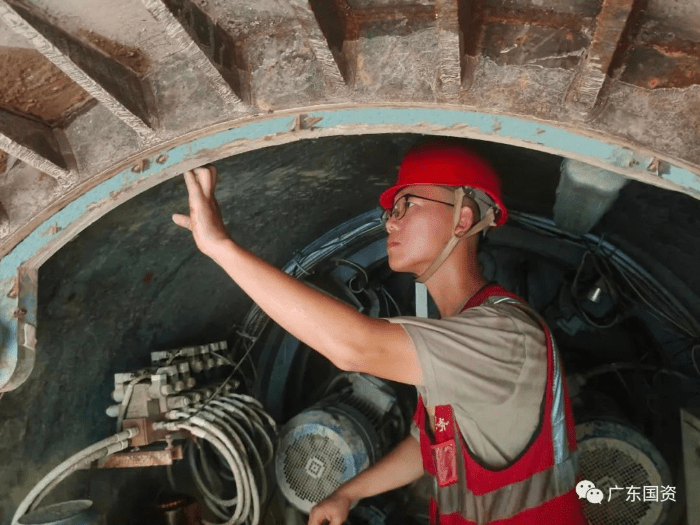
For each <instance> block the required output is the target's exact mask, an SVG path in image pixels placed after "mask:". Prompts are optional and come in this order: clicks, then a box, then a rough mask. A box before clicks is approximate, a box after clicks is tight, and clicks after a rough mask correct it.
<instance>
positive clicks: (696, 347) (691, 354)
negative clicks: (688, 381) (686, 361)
mask: <svg viewBox="0 0 700 525" xmlns="http://www.w3.org/2000/svg"><path fill="white" fill-rule="evenodd" d="M698 348H700V345H693V349H692V350H691V351H690V357H691V358H692V359H693V366H694V367H695V371H696V372H697V373H698V376H700V368H698V363H697V362H696V361H695V350H697V349H698Z"/></svg>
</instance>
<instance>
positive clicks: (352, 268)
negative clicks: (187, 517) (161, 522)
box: [0, 134, 700, 523]
mask: <svg viewBox="0 0 700 525" xmlns="http://www.w3.org/2000/svg"><path fill="white" fill-rule="evenodd" d="M424 138H425V137H422V136H419V135H412V134H405V135H401V134H390V135H389V134H387V135H366V136H345V137H327V138H322V139H315V140H311V141H301V142H294V143H290V144H286V145H282V146H275V147H270V148H264V149H260V150H256V151H252V152H248V153H244V154H240V155H236V156H233V157H229V158H226V159H223V160H221V161H218V162H217V163H216V164H217V166H218V167H219V169H220V172H221V173H222V177H221V184H220V187H219V190H218V192H217V195H218V198H219V201H220V203H221V206H222V210H223V212H224V216H225V218H226V219H227V222H228V225H229V228H230V229H231V231H232V233H233V235H234V238H235V239H236V240H237V241H239V242H240V243H241V244H243V245H245V246H246V247H248V248H249V249H250V250H252V251H253V252H255V253H257V254H259V255H260V256H261V257H263V258H264V259H266V260H268V261H270V262H272V263H273V264H275V265H277V266H283V265H285V264H286V265H287V267H288V268H289V270H290V271H293V272H296V274H297V275H298V276H299V277H300V278H302V279H305V280H307V281H308V282H309V283H311V284H313V285H315V286H318V287H320V288H322V289H324V290H326V291H328V292H329V293H332V294H334V295H336V296H338V297H340V298H341V299H342V300H345V301H348V302H350V303H351V304H354V305H355V306H357V307H358V308H361V309H363V310H365V311H367V312H372V313H373V315H375V316H377V317H382V316H393V315H396V314H398V313H401V314H403V315H412V313H413V312H415V304H414V295H413V294H414V290H413V281H412V279H411V278H410V276H405V275H395V274H392V273H391V272H389V271H388V268H387V265H386V253H385V249H384V248H383V235H384V234H383V229H382V227H381V224H380V222H379V214H380V213H379V211H378V210H377V208H376V205H375V203H376V197H377V195H378V194H379V192H380V191H381V189H383V188H385V187H386V186H387V185H389V184H390V183H391V182H392V179H393V177H394V174H395V172H396V167H397V165H398V162H399V161H400V158H401V156H402V154H403V153H404V152H405V151H406V149H407V148H408V147H409V146H410V145H412V144H414V143H417V142H420V141H422V140H424ZM464 142H465V143H469V144H471V145H472V146H476V147H477V148H479V150H480V151H482V152H483V153H484V154H485V155H487V156H488V157H489V158H490V159H491V160H492V161H493V162H494V164H495V165H496V167H497V169H498V170H499V172H500V173H501V174H502V177H503V180H504V194H505V199H506V204H507V205H508V206H509V208H511V209H513V210H514V212H515V213H514V214H513V219H512V220H511V224H510V225H509V226H508V227H507V228H504V230H503V231H496V232H492V234H490V235H489V237H488V242H486V243H485V245H484V246H483V248H482V251H481V255H480V257H481V259H480V260H481V263H482V265H483V267H484V270H485V272H486V275H487V276H488V278H489V279H490V280H493V281H496V282H499V283H501V284H503V285H504V286H506V287H507V288H509V289H510V290H512V291H514V292H516V293H518V294H519V295H521V296H523V297H525V298H526V299H528V300H529V301H530V302H531V303H532V304H533V305H534V306H535V307H536V308H537V309H538V311H540V312H541V313H542V314H543V315H544V316H545V318H546V319H547V321H548V322H549V323H550V325H551V326H553V327H556V328H555V336H556V338H557V340H558V341H559V343H560V346H561V347H562V354H563V356H564V362H565V367H566V371H567V374H569V375H570V376H571V378H572V380H571V384H572V385H578V386H574V387H573V388H572V390H573V389H576V388H577V389H578V391H577V392H576V395H577V397H578V398H579V404H578V409H577V410H578V414H577V415H578V417H579V419H580V421H581V422H582V423H583V422H586V421H600V420H601V419H602V420H604V421H608V422H616V423H619V422H621V421H622V422H624V423H625V424H626V425H627V426H628V427H629V428H633V429H636V431H637V432H639V433H640V434H641V435H642V436H644V437H645V438H646V439H647V440H648V441H649V442H650V443H652V444H653V446H654V447H655V448H657V449H658V450H659V452H660V455H661V457H662V458H663V460H664V461H665V462H666V463H667V465H668V470H669V473H670V474H669V475H670V476H672V477H671V478H670V480H664V483H666V484H671V483H672V484H674V486H675V485H681V484H682V475H681V474H680V469H681V462H682V458H681V457H680V435H679V433H678V428H679V422H678V408H679V407H682V406H686V405H690V404H693V403H697V402H698V401H700V400H698V395H699V393H698V380H697V379H698V377H700V370H698V369H697V363H698V362H700V354H698V356H695V353H694V352H695V345H696V344H697V327H696V326H695V324H694V317H693V313H695V312H697V311H698V305H699V303H698V302H697V299H696V296H695V293H696V291H697V290H698V289H700V286H696V283H695V279H697V276H693V275H692V274H693V273H694V272H692V269H691V268H689V267H687V266H684V264H683V263H684V261H687V260H689V259H690V258H692V257H693V256H694V251H697V250H698V248H699V247H696V246H694V245H689V246H688V248H689V249H688V250H687V253H684V254H683V255H682V258H680V259H679V256H678V254H674V253H668V246H667V244H666V242H665V241H666V239H665V238H664V237H663V235H662V232H663V228H664V225H665V224H667V223H668V222H673V224H675V225H677V227H678V230H679V231H678V233H677V235H679V236H688V237H690V236H691V235H692V230H693V226H694V225H695V224H697V212H696V210H695V208H696V207H694V206H689V205H687V203H688V202H690V201H692V199H691V198H690V197H687V196H685V195H681V194H677V193H673V192H663V194H662V195H661V196H659V193H661V192H657V193H655V194H654V195H653V203H655V204H656V205H657V209H659V207H660V205H659V204H658V203H659V202H662V203H664V205H663V208H662V209H663V212H662V213H660V214H657V215H650V214H648V213H646V212H644V211H643V210H644V209H649V207H651V208H653V203H652V202H650V201H652V196H651V195H650V194H649V193H648V192H646V191H645V190H646V187H645V186H644V185H643V184H641V183H631V184H629V185H628V186H627V187H626V188H624V189H623V191H622V192H621V195H620V197H619V198H618V200H617V201H616V202H615V204H614V205H613V207H612V208H611V209H610V210H609V212H608V213H607V214H606V215H605V216H604V217H603V219H602V220H601V222H600V223H599V224H598V225H597V226H596V227H595V228H594V230H593V232H592V233H591V234H588V235H571V234H568V233H567V232H564V231H562V230H561V229H560V228H558V227H557V226H556V224H555V223H554V222H553V220H552V219H553V211H552V210H553V206H554V202H555V198H556V197H555V195H556V188H557V184H558V183H559V177H560V175H559V173H560V172H559V167H560V164H561V161H562V158H561V157H558V156H556V155H551V154H545V153H542V152H537V151H533V150H527V149H524V148H515V147H512V146H507V145H504V144H496V143H488V142H481V141H476V140H464ZM642 205H643V206H644V207H642ZM186 207H187V204H186V192H185V188H184V185H183V183H182V181H181V180H180V179H179V178H177V179H171V180H169V181H166V182H164V183H162V184H160V185H158V186H156V187H154V188H152V189H150V190H148V191H146V192H144V193H142V194H140V195H138V196H137V197H135V198H133V199H131V200H130V201H128V202H127V203H125V204H123V205H121V206H119V207H118V208H116V209H114V210H113V211H111V212H110V213H108V214H107V215H105V216H104V217H103V218H101V219H100V220H98V221H97V222H95V223H94V224H93V225H91V226H90V227H88V228H86V229H85V230H84V231H83V232H82V233H81V234H80V235H78V236H77V237H76V238H75V239H74V240H72V241H71V242H70V243H68V244H67V245H66V246H64V247H63V248H62V249H61V250H60V251H58V252H57V253H56V254H55V255H54V256H53V257H52V258H51V259H49V261H47V262H46V263H45V264H44V265H43V266H42V267H41V269H40V272H39V296H38V327H39V332H38V341H39V346H38V347H37V364H36V367H35V370H34V372H33V374H32V376H31V377H30V379H29V380H28V381H27V383H26V384H25V385H23V386H22V387H20V388H19V389H17V390H16V391H13V392H8V393H6V394H5V395H4V397H3V403H2V404H0V413H2V415H3V416H4V417H5V418H6V419H7V420H8V421H10V423H9V425H7V424H6V425H5V426H3V428H9V429H11V428H13V427H12V425H15V426H16V427H18V428H20V427H21V428H24V430H23V431H22V432H18V433H12V437H11V438H10V439H8V440H7V442H6V445H5V446H6V447H7V451H8V452H7V454H8V457H10V456H11V457H13V458H14V459H12V460H11V461H10V462H8V463H7V464H6V469H7V472H10V473H11V474H9V475H8V476H3V483H4V484H5V485H6V488H7V490H3V491H2V492H3V493H5V494H7V497H6V501H8V503H7V504H4V505H3V507H6V508H13V507H14V506H15V505H16V503H17V502H18V500H19V499H21V497H22V496H23V494H22V493H26V492H27V491H28V490H29V489H30V488H31V485H32V484H33V483H34V482H36V478H37V477H38V475H39V473H41V472H45V471H46V470H48V468H49V465H53V464H56V463H58V462H60V461H61V460H62V459H63V458H65V457H66V456H68V455H70V454H71V453H72V452H73V451H75V450H77V449H79V448H82V447H83V446H86V445H88V444H90V443H92V442H94V441H96V440H98V439H101V438H102V437H104V436H105V435H108V434H109V433H111V432H112V431H113V424H114V421H113V420H112V419H110V418H108V417H106V415H105V408H106V407H107V406H108V405H109V403H110V393H111V390H112V389H113V386H114V379H113V376H114V374H115V373H119V372H123V371H128V370H132V369H137V368H140V367H143V366H146V365H147V364H148V360H149V359H150V352H152V351H165V350H170V349H173V348H180V347H188V346H193V345H199V344H203V343H210V342H214V341H223V340H227V341H228V342H229V347H230V348H234V347H235V345H234V343H235V341H236V339H237V333H238V337H240V332H241V330H244V328H245V323H246V320H248V321H249V320H250V319H251V318H252V317H254V316H255V315H259V314H256V312H255V308H254V307H253V306H252V305H251V303H250V301H248V300H247V299H246V298H245V297H244V296H243V294H242V292H241V291H240V289H238V288H237V287H236V286H235V285H234V284H232V283H231V282H230V281H229V280H228V278H227V277H226V276H225V274H223V272H221V271H220V270H219V269H218V268H217V267H216V266H215V265H214V263H212V262H211V261H209V260H207V259H206V258H205V257H204V256H202V255H200V254H199V253H198V252H197V250H196V248H195V247H194V244H193V243H192V241H191V239H190V238H189V236H188V235H187V234H186V232H182V231H180V230H178V229H177V228H176V227H175V226H174V225H172V224H171V223H170V214H171V213H173V212H177V211H183V210H186ZM635 213H636V215H635ZM642 224H644V226H642ZM356 230H359V233H357V232H356V233H355V235H349V234H348V233H349V232H353V231H356ZM654 232H657V233H658V236H655V235H654ZM342 235H346V236H347V238H345V239H344V240H343V242H342V243H339V244H338V245H337V246H335V248H336V249H335V250H332V251H331V252H330V253H329V254H327V255H325V256H324V257H323V258H320V259H319V260H318V261H315V263H314V266H313V268H312V269H311V268H304V265H303V264H301V263H300V262H299V261H300V260H301V259H302V258H303V257H309V256H311V255H313V254H314V253H315V252H316V251H317V250H318V246H323V245H324V244H325V243H328V242H331V244H333V242H338V241H337V240H336V241H333V239H337V238H338V237H339V236H340V237H342ZM695 244H696V243H695ZM383 250H384V251H383ZM358 267H359V269H358ZM300 268H302V269H300ZM305 272H306V273H305ZM601 277H604V279H603V282H604V283H608V285H607V286H601V285H599V281H600V280H601ZM613 284H614V286H613ZM640 289H641V291H640ZM597 290H600V291H599V292H598V291H597ZM596 293H597V294H598V300H593V299H591V297H592V296H595V294H596ZM651 298H654V299H656V300H657V301H658V303H652V304H649V302H651V301H650V299H651ZM660 298H662V299H663V300H662V299H660ZM659 305H663V306H659ZM433 314H434V311H433ZM669 317H670V318H671V319H669ZM255 322H256V323H259V322H262V321H261V320H256V321H255ZM244 333H245V330H244ZM258 344H259V348H256V352H255V353H254V355H255V358H254V359H253V360H252V364H251V363H250V362H246V363H245V364H244V365H243V366H242V367H241V369H240V372H239V375H240V377H238V379H240V380H241V383H242V384H244V385H245V388H246V389H247V391H248V392H249V393H251V394H255V396H256V397H258V398H259V399H261V400H262V401H263V403H264V405H265V407H266V409H267V410H268V411H269V412H270V413H271V414H272V415H273V416H274V417H275V419H277V420H278V422H279V423H285V422H287V421H288V420H289V419H291V418H292V417H294V416H295V415H297V414H298V413H300V412H301V411H303V410H304V409H307V408H309V407H311V406H313V405H314V403H317V402H318V401H319V396H320V395H321V394H320V393H319V392H323V391H324V388H325V387H327V385H328V384H329V383H330V382H331V380H332V378H333V377H335V376H337V375H338V374H339V371H337V370H335V369H334V367H332V365H330V363H327V362H325V361H324V359H323V358H320V357H319V356H318V355H317V354H315V353H313V352H312V351H311V350H310V349H308V348H305V347H304V346H303V345H300V344H299V343H298V342H296V343H295V341H293V340H289V338H287V339H286V340H285V334H284V333H283V332H281V331H280V330H276V329H275V327H274V326H273V325H269V326H267V327H266V328H265V330H263V331H262V332H261V333H260V334H259V339H258ZM232 357H233V358H234V359H235V358H241V357H242V356H240V355H234V356H232ZM254 371H255V373H254ZM255 374H257V377H255ZM320 378H323V381H321V380H320ZM398 397H399V398H400V400H401V404H403V405H408V406H410V404H411V402H412V401H413V402H414V400H413V399H412V392H410V391H403V390H402V391H400V395H399V396H398ZM640 399H643V400H644V402H643V403H640V402H639V400H640ZM406 411H408V412H410V410H409V409H406ZM78 422H79V423H78ZM8 432H9V431H8ZM10 450H11V451H12V452H11V453H10V452H9V451H10ZM166 478H167V476H166V475H165V473H164V472H160V473H158V474H156V473H154V470H153V469H150V470H149V469H143V470H140V471H139V472H128V473H116V472H106V471H102V472H98V473H96V475H95V474H94V473H92V472H83V473H80V474H79V475H78V476H76V477H75V478H71V482H66V484H65V485H63V486H61V487H60V488H59V489H57V490H56V492H55V493H54V494H52V500H53V501H63V500H66V499H75V498H78V497H81V498H85V497H89V498H90V499H93V500H95V501H96V502H97V503H99V505H98V506H100V505H102V506H103V507H102V509H103V510H104V512H105V513H106V514H107V516H108V518H109V519H111V520H115V521H114V522H118V520H119V519H120V517H123V515H122V516H120V515H119V513H120V512H125V511H126V510H127V509H128V511H129V512H137V509H139V508H141V507H139V505H136V504H133V505H131V504H130V505H124V502H125V501H130V502H131V503H133V502H135V501H139V502H140V501H141V500H148V499H149V498H151V497H152V498H155V499H157V496H152V495H153V494H157V493H158V490H159V487H162V486H163V483H165V482H167V479H166ZM137 487H138V488H137ZM186 489H191V487H186ZM402 497H403V498H405V497H406V495H405V494H403V495H397V496H396V498H398V499H394V500H390V502H389V503H387V502H383V503H382V505H385V507H386V509H388V510H387V512H386V514H388V515H390V514H391V510H390V509H391V508H394V507H396V506H397V504H396V502H397V501H402V500H401V499H400V498H402ZM677 499H678V500H681V498H680V496H679V497H678V498H677ZM52 500H47V502H50V501H52ZM392 504H393V507H392ZM672 507H673V506H672V505H671V503H670V502H669V503H668V505H666V506H665V507H664V508H663V510H662V511H659V515H658V516H657V519H659V520H662V519H671V518H674V516H673V513H675V514H676V515H677V514H678V512H679V510H678V508H677V506H676V507H673V508H672ZM662 512H663V516H662ZM669 516H670V518H669ZM10 517H11V516H3V520H4V521H8V520H9V519H10ZM675 517H677V516H675ZM359 519H361V518H359ZM386 519H397V518H396V516H393V517H391V516H387V517H386ZM8 522H9V521H8ZM658 523H661V521H659V522H658ZM669 523H670V522H669Z"/></svg>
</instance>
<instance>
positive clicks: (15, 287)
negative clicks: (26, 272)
mask: <svg viewBox="0 0 700 525" xmlns="http://www.w3.org/2000/svg"><path fill="white" fill-rule="evenodd" d="M7 297H9V298H10V299H17V297H19V279H17V276H16V275H15V276H14V277H13V278H12V288H10V292H9V293H8V294H7Z"/></svg>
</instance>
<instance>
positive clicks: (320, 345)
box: [211, 241, 385, 369]
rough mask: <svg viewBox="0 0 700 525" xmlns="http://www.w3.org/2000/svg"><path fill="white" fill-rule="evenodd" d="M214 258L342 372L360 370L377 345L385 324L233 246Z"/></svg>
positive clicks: (228, 244)
mask: <svg viewBox="0 0 700 525" xmlns="http://www.w3.org/2000/svg"><path fill="white" fill-rule="evenodd" d="M211 257H212V259H213V260H214V261H215V262H216V263H217V264H219V265H220V266H221V267H222V268H223V269H224V270H225V271H226V273H228V275H229V276H230V277H231V278H232V279H233V280H234V281H235V282H236V283H237V284H238V285H239V286H240V287H241V288H242V289H243V291H244V292H245V293H246V294H248V295H249V296H250V297H251V299H253V301H255V302H256V303H257V304H258V306H260V308H262V310H263V311H265V312H266V313H267V314H268V315H269V316H270V317H271V318H272V319H274V320H275V321H276V322H277V323H278V324H279V325H280V326H281V327H282V328H284V329H285V330H286V331H288V332H289V333H291V334H292V335H294V336H295V337H297V338H298V339H299V340H301V341H303V342H304V343H306V344H307V345H309V346H310V347H312V348H314V349H315V350H317V351H319V352H321V353H322V354H323V355H325V356H326V357H327V358H328V359H330V360H331V361H332V362H333V363H334V364H335V365H336V366H338V367H339V368H343V369H348V368H354V366H353V365H354V364H355V363H353V362H352V361H353V359H355V358H356V356H357V352H359V351H360V350H362V349H364V348H367V347H369V346H370V345H371V344H372V343H373V341H372V335H371V333H372V327H373V323H384V322H385V321H382V320H378V319H372V318H369V317H367V316H365V315H362V314H361V313H359V312H358V311H356V310H355V309H354V308H352V307H351V306H349V305H347V304H344V303H342V302H340V301H338V300H337V299H335V298H333V297H331V296H328V295H326V294H324V293H322V292H320V291H318V290H315V289H313V288H311V287H310V286H307V285H306V284H304V283H302V282H300V281H298V280H297V279H295V278H293V277H291V276H289V275H287V274H286V273H284V272H283V271H281V270H279V269H278V268H276V267H274V266H272V265H271V264H268V263H267V262H265V261H264V260H262V259H260V258H259V257H257V256H256V255H254V254H252V253H250V252H249V251H247V250H246V249H244V248H242V247H241V246H238V245H237V244H235V243H234V242H233V241H231V242H226V243H222V244H221V245H220V247H219V248H218V249H217V250H216V251H215V252H214V253H212V254H211ZM374 343H376V341H374Z"/></svg>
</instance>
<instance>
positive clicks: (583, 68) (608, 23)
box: [565, 0, 634, 118]
mask: <svg viewBox="0 0 700 525" xmlns="http://www.w3.org/2000/svg"><path fill="white" fill-rule="evenodd" d="M633 7H634V0H604V1H603V6H602V7H601V10H600V13H599V14H598V17H597V18H596V26H595V31H594V33H593V39H592V40H591V45H590V46H589V48H588V52H587V53H586V55H585V56H584V58H583V61H582V62H581V65H580V66H579V69H578V71H577V72H576V76H575V77H574V80H573V81H572V83H571V86H570V87H569V90H568V92H567V93H566V96H565V102H566V104H567V105H568V107H569V109H570V110H571V112H572V115H573V116H576V117H579V118H587V117H588V116H589V115H590V114H591V112H592V110H593V107H594V106H595V104H596V101H597V100H598V95H599V94H600V91H601V89H602V88H603V84H604V83H605V79H606V77H607V75H608V70H609V69H610V64H611V62H612V60H613V56H614V55H615V51H617V48H618V46H619V44H620V41H621V39H622V35H623V32H624V29H625V26H626V25H627V22H628V20H629V17H630V15H631V14H632V10H633Z"/></svg>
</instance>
